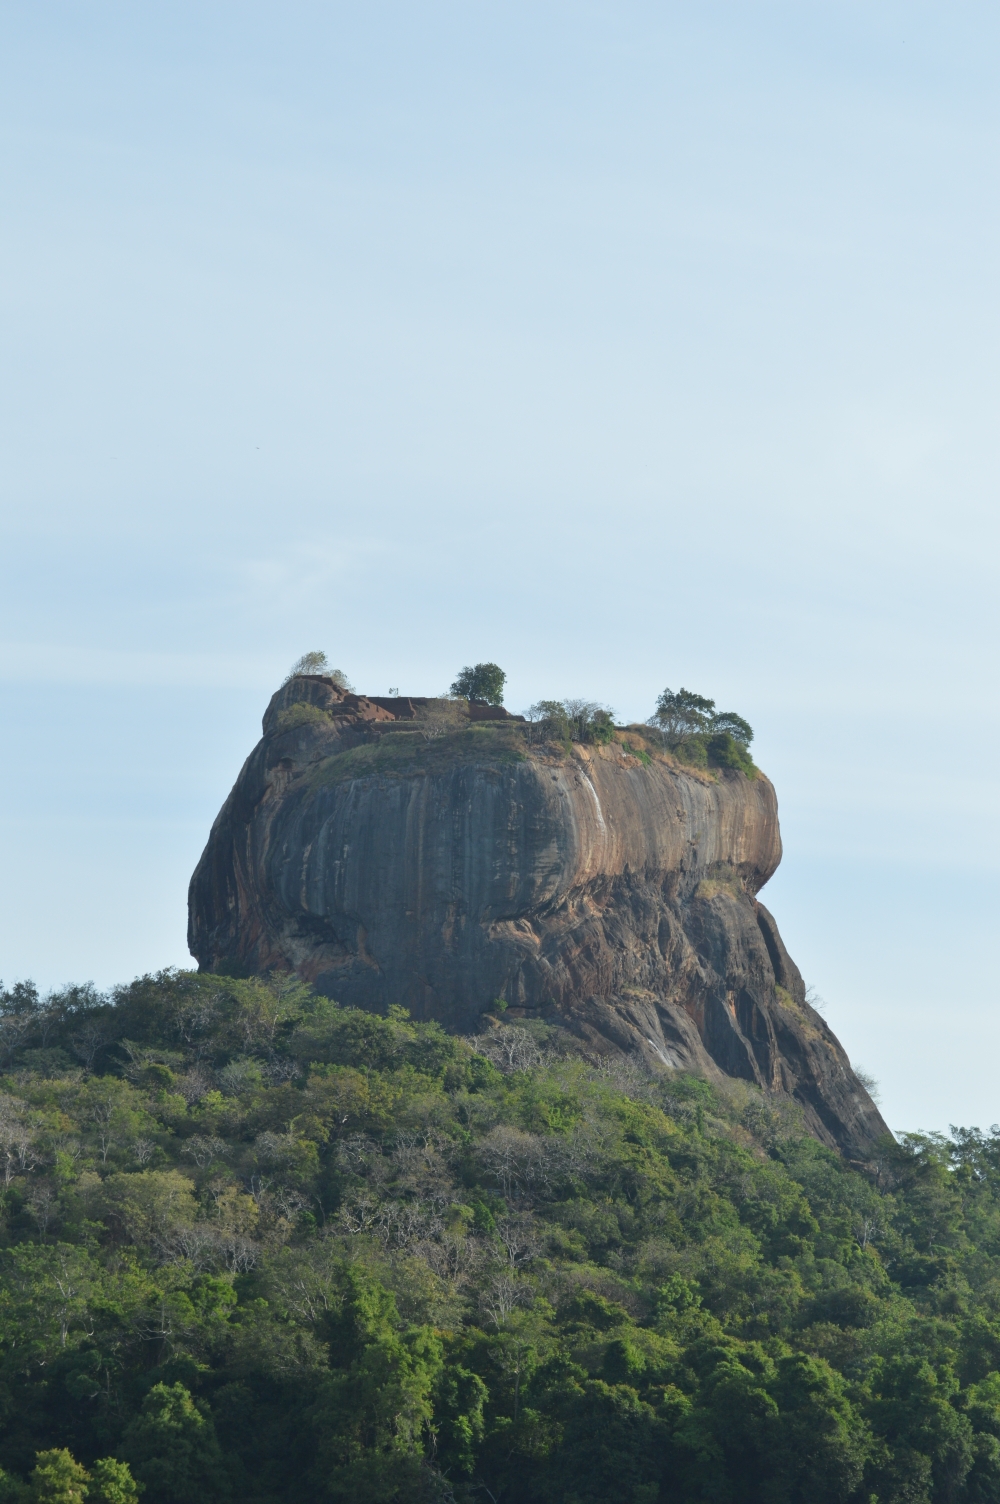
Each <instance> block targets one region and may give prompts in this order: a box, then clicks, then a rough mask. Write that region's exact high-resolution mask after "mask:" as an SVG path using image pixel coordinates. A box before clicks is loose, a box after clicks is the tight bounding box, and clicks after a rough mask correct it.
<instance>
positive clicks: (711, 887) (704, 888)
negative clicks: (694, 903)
mask: <svg viewBox="0 0 1000 1504" xmlns="http://www.w3.org/2000/svg"><path fill="white" fill-rule="evenodd" d="M719 893H728V894H729V895H730V897H731V898H745V897H746V889H745V888H744V886H743V882H742V879H741V878H740V875H739V873H738V872H737V871H736V870H735V869H734V868H733V867H718V868H716V869H715V870H714V871H713V872H710V873H709V874H708V876H707V877H703V878H702V880H701V882H700V883H699V884H698V886H697V888H695V890H694V896H695V898H715V897H717V895H718V894H719Z"/></svg>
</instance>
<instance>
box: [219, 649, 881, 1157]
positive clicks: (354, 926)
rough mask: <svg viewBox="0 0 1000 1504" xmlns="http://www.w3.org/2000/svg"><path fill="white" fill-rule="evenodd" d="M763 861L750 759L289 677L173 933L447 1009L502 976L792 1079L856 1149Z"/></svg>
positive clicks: (380, 999) (352, 999)
mask: <svg viewBox="0 0 1000 1504" xmlns="http://www.w3.org/2000/svg"><path fill="white" fill-rule="evenodd" d="M632 742H633V744H634V743H635V742H636V738H635V737H634V736H633V737H632ZM780 858H781V837H780V834H779V829H778V810H777V800H776V798H775V793H774V789H773V787H772V785H771V784H770V783H769V782H768V780H767V779H766V778H765V777H764V776H763V775H760V776H758V777H757V778H755V779H752V780H751V779H748V778H747V777H746V776H745V775H744V774H742V773H737V772H731V771H727V770H720V771H717V772H714V773H704V772H700V771H697V770H692V769H689V768H684V767H681V766H679V765H678V764H676V763H675V762H673V761H672V760H671V759H670V758H668V757H665V756H663V755H657V754H655V753H654V754H653V755H650V754H649V753H648V752H643V753H642V754H641V755H636V754H635V753H634V752H633V751H630V750H629V745H628V743H625V744H623V743H622V741H620V740H619V741H614V742H612V743H610V744H609V745H607V746H604V747H583V746H573V747H572V749H571V750H570V751H567V750H566V749H565V748H563V747H559V746H552V745H532V744H531V743H530V742H529V740H528V736H527V728H524V727H523V726H517V725H516V724H514V718H511V717H507V716H506V714H505V713H504V712H502V711H499V712H498V711H492V710H491V709H490V708H489V707H486V706H476V705H473V706H472V707H470V710H469V712H468V713H467V714H466V713H465V712H463V711H458V710H456V709H455V707H454V706H453V705H451V704H449V703H448V702H440V701H431V700H413V699H406V698H401V699H396V700H389V699H377V698H367V697H364V696H357V695H353V694H348V693H346V692H345V691H343V690H341V689H340V688H339V687H338V686H337V685H336V684H334V683H333V681H332V680H328V679H324V678H322V677H318V676H317V677H303V676H300V677H298V678H296V679H293V680H292V681H291V682H290V683H289V684H287V685H285V686H284V687H283V688H282V689H281V690H279V691H278V693H277V694H276V695H275V696H274V697H273V699H272V701H271V703H270V705H269V707H268V710H267V713H266V714H265V717H264V735H263V737H262V739H261V741H260V742H259V743H258V745H257V746H256V748H255V749H254V751H253V752H252V753H251V755H250V757H249V758H248V759H247V761H246V763H245V764H244V767H243V769H242V771H241V773H240V775H239V778H238V779H237V781H236V785H235V787H234V789H233V791H232V793H231V794H230V796H229V798H228V799H227V801H226V803H225V805H224V806H223V809H222V811H221V812H220V814H219V816H218V818H217V820H216V821H215V824H214V825H213V827H212V832H211V835H210V837H209V841H208V845H207V847H206V849H205V852H204V854H203V856H202V858H201V861H200V862H199V864H198V867H197V870H196V871H195V874H194V877H193V878H192V881H191V891H190V905H189V908H190V922H189V943H190V947H191V951H192V954H193V955H195V956H196V957H197V959H198V962H199V964H200V965H201V967H202V968H203V969H205V970H217V971H229V972H232V971H235V972H238V973H243V974H246V973H253V972H263V971H269V970H272V969H292V970H294V971H296V972H297V973H298V974H299V975H300V976H302V977H303V978H304V979H306V980H308V981H309V982H311V983H313V984H314V985H315V986H316V987H317V988H318V989H319V990H320V991H322V992H324V993H326V994H328V995H330V996H332V997H336V998H337V999H338V1000H339V1001H340V1002H342V1003H346V1004H350V1005H354V1006H358V1007H363V1008H369V1009H376V1010H381V1011H384V1010H385V1008H386V1007H387V1006H388V1005H389V1004H391V1003H401V1004H403V1006H405V1007H407V1008H409V1009H410V1010H411V1012H412V1013H413V1015H414V1016H415V1017H418V1018H436V1019H438V1020H440V1021H441V1023H443V1024H444V1025H446V1026H447V1027H448V1028H450V1029H456V1030H463V1031H469V1030H474V1029H475V1028H476V1027H477V1026H478V1022H479V1019H480V1017H481V1015H482V1012H483V1010H484V1009H485V1008H486V1007H487V1006H489V1005H490V1004H491V1003H492V1002H493V1000H494V999H497V998H503V999H504V1000H505V1001H506V1003H507V1004H508V1007H509V1009H510V1011H511V1014H512V1015H513V1016H522V1017H523V1016H528V1017H541V1018H547V1019H551V1020H552V1021H553V1022H558V1023H560V1024H562V1025H563V1026H564V1027H566V1028H568V1029H570V1030H572V1031H573V1032H574V1033H575V1034H577V1035H578V1036H579V1037H580V1038H581V1039H583V1040H585V1041H587V1042H588V1043H589V1044H590V1046H591V1047H592V1048H593V1049H595V1050H601V1051H605V1052H606V1051H608V1050H610V1049H616V1050H621V1051H624V1052H626V1053H637V1052H638V1053H641V1054H642V1055H644V1056H645V1057H646V1058H647V1060H648V1061H649V1062H650V1063H651V1064H655V1065H658V1066H659V1067H661V1068H662V1067H673V1068H678V1067H680V1068H684V1069H687V1070H694V1071H697V1072H700V1073H701V1074H704V1075H706V1076H708V1077H710V1078H716V1079H718V1078H719V1077H721V1076H730V1077H738V1078H740V1079H742V1080H745V1081H748V1082H752V1083H754V1084H756V1085H758V1086H760V1087H762V1088H763V1089H764V1090H766V1091H768V1092H774V1093H782V1094H785V1095H788V1096H791V1097H793V1098H794V1099H795V1100H797V1101H798V1102H799V1103H800V1104H801V1106H802V1107H803V1109H804V1111H805V1114H806V1118H807V1120H808V1122H809V1125H810V1127H811V1129H812V1131H813V1132H814V1133H815V1134H816V1135H817V1136H818V1137H819V1138H821V1139H822V1140H823V1141H824V1142H826V1143H829V1144H831V1145H837V1146H838V1147H840V1148H841V1149H843V1150H844V1151H845V1152H847V1153H848V1154H850V1155H853V1156H863V1155H864V1154H865V1153H866V1151H867V1149H868V1147H869V1146H870V1144H871V1143H872V1141H873V1140H874V1139H875V1138H876V1137H878V1136H879V1135H880V1134H882V1133H884V1132H885V1131H886V1127H885V1124H884V1122H883V1121H882V1118H881V1117H880V1115H879V1113H878V1110H877V1109H876V1107H875V1106H874V1104H873V1103H872V1101H871V1099H870V1097H869V1096H868V1094H867V1092H866V1091H865V1089H864V1088H863V1087H862V1086H861V1084H860V1082H859V1081H858V1080H857V1078H856V1077H855V1076H854V1074H853V1072H852V1070H851V1067H850V1063H849V1061H848V1059H847V1056H846V1054H845V1053H844V1051H843V1049H842V1048H841V1046H840V1044H839V1043H838V1041H837V1039H836V1038H835V1036H834V1035H833V1033H832V1032H831V1031H830V1029H829V1028H828V1027H827V1025H826V1023H825V1022H824V1020H823V1019H822V1018H821V1017H820V1015H819V1014H818V1013H816V1012H815V1011H814V1009H812V1008H811V1007H810V1006H809V1004H808V1003H807V1001H806V997H805V987H804V985H803V982H802V978H801V976H800V974H799V971H798V968H797V967H796V966H795V964H794V962H793V961H792V960H791V959H790V958H789V956H788V953H787V951H786V950H785V947H784V945H783V943H782V940H781V937H780V935H779V933H778V929H777V926H776V924H775V922H774V920H773V918H772V917H771V915H770V914H769V913H768V911H767V909H766V908H765V907H764V906H763V904H761V903H760V902H759V900H758V899H757V896H756V895H757V893H758V891H759V890H760V888H761V887H762V886H763V885H764V883H766V882H767V880H768V878H769V877H771V875H772V874H773V873H774V871H775V869H776V868H777V865H778V862H779V861H780Z"/></svg>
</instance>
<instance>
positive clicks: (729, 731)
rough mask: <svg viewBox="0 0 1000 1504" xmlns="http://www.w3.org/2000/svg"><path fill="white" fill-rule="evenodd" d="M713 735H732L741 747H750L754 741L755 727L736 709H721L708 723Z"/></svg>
mask: <svg viewBox="0 0 1000 1504" xmlns="http://www.w3.org/2000/svg"><path fill="white" fill-rule="evenodd" d="M708 729H709V731H711V733H712V735H713V736H731V737H732V739H733V741H734V742H739V744H740V746H741V747H744V748H748V747H749V746H750V743H751V742H752V741H753V727H752V726H751V725H750V722H749V721H745V720H744V719H743V717H742V716H741V715H737V714H736V712H735V710H720V711H719V713H718V714H717V715H713V716H712V719H711V721H710V722H709V725H708Z"/></svg>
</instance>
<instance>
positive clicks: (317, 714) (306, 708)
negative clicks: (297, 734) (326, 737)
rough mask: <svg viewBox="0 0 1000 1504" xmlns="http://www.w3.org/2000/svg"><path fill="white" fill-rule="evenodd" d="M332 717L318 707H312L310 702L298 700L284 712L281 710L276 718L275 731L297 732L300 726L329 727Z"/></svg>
mask: <svg viewBox="0 0 1000 1504" xmlns="http://www.w3.org/2000/svg"><path fill="white" fill-rule="evenodd" d="M330 724H331V719H330V716H329V715H327V713H326V711H325V710H320V708H319V706H318V705H310V703H309V701H308V700H296V701H295V704H294V705H287V706H286V707H285V709H284V710H279V711H278V714H277V717H276V718H275V730H276V731H278V732H282V731H295V730H296V729H297V727H299V726H329V725H330Z"/></svg>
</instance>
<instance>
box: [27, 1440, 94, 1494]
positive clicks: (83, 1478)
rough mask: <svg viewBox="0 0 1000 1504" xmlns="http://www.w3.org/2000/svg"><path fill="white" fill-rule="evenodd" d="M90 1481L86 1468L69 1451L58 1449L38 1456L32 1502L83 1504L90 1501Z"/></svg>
mask: <svg viewBox="0 0 1000 1504" xmlns="http://www.w3.org/2000/svg"><path fill="white" fill-rule="evenodd" d="M89 1481H90V1474H89V1473H88V1472H87V1470H86V1468H85V1467H81V1466H80V1464H79V1462H76V1461H75V1460H74V1459H73V1457H72V1456H71V1455H70V1453H69V1452H67V1450H66V1448H65V1447H54V1448H53V1449H52V1451H49V1452H39V1453H38V1455H37V1456H36V1458H35V1467H34V1471H33V1472H32V1474H31V1480H30V1484H29V1493H28V1498H29V1499H30V1500H31V1504H82V1501H83V1500H84V1499H86V1498H88V1497H89V1493H90V1490H89V1489H88V1487H87V1484H88V1483H89Z"/></svg>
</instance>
